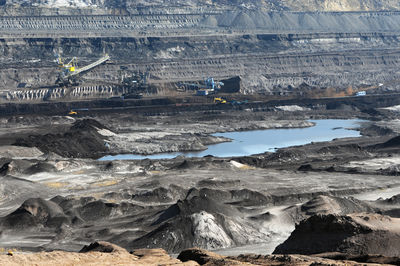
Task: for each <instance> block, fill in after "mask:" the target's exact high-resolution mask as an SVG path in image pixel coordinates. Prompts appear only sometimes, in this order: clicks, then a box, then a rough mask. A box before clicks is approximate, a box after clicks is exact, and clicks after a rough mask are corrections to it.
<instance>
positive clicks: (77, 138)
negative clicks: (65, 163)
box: [14, 119, 107, 158]
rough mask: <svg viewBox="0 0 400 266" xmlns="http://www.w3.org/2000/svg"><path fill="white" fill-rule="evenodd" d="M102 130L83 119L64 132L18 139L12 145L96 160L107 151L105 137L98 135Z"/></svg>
mask: <svg viewBox="0 0 400 266" xmlns="http://www.w3.org/2000/svg"><path fill="white" fill-rule="evenodd" d="M104 128H105V127H104V126H103V125H101V124H100V123H99V122H97V121H96V120H93V119H83V120H78V121H76V122H75V123H74V124H73V125H72V126H71V127H70V128H69V129H68V130H66V131H60V132H58V133H49V134H45V135H30V136H28V137H25V138H18V139H17V140H16V141H15V143H14V145H17V146H25V147H37V148H38V149H40V150H41V151H42V152H44V153H49V152H54V153H56V154H59V155H61V156H64V157H88V158H97V157H99V156H100V155H101V154H103V153H105V152H106V151H107V147H106V145H105V140H106V137H104V136H103V135H101V134H99V133H98V129H104Z"/></svg>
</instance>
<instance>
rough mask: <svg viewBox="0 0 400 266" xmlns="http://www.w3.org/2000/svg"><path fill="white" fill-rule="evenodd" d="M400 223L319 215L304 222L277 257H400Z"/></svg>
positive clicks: (360, 216)
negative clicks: (379, 255) (346, 254)
mask: <svg viewBox="0 0 400 266" xmlns="http://www.w3.org/2000/svg"><path fill="white" fill-rule="evenodd" d="M399 232H400V220H399V219H398V218H390V217H389V216H383V215H379V214H367V213H364V214H350V215H346V216H337V215H315V216H312V217H310V218H308V219H307V220H304V221H302V222H300V224H298V225H297V226H296V229H295V231H293V233H292V234H291V236H290V237H289V238H288V239H287V240H286V241H285V242H284V243H283V244H281V245H279V246H278V247H277V248H276V249H275V251H274V253H275V254H290V253H292V254H293V253H299V254H316V253H323V252H342V253H349V254H371V253H375V254H382V255H386V256H399V254H400V253H399V250H400V246H399V243H400V241H399Z"/></svg>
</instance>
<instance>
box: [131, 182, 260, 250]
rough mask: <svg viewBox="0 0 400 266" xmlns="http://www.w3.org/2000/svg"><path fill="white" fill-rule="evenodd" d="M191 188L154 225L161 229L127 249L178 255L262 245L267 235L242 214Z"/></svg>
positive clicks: (138, 240) (161, 214) (137, 240)
mask: <svg viewBox="0 0 400 266" xmlns="http://www.w3.org/2000/svg"><path fill="white" fill-rule="evenodd" d="M203 192H204V191H201V190H197V189H192V190H190V191H189V192H188V195H187V196H186V198H185V199H184V200H179V201H178V202H177V203H176V204H174V205H171V206H170V207H169V208H168V209H166V210H165V211H163V212H161V213H160V215H159V216H158V218H157V219H156V220H155V221H154V222H153V223H152V226H158V227H157V228H155V229H154V230H152V231H151V232H149V233H147V234H146V235H144V236H142V237H140V238H138V239H136V240H134V241H132V242H131V243H130V244H129V245H128V246H129V247H131V248H138V247H157V246H162V247H163V248H165V249H166V250H167V251H168V252H179V251H181V250H183V249H185V248H190V247H193V246H198V247H202V248H207V249H216V248H226V247H230V246H234V245H240V244H246V243H251V242H252V241H253V242H261V241H262V240H263V239H265V238H266V237H267V236H266V235H265V234H264V233H261V232H260V231H259V229H258V228H255V227H254V226H253V225H251V224H249V223H247V222H245V221H243V219H241V218H240V212H239V211H238V210H237V209H236V208H234V207H233V206H231V205H227V204H224V203H223V202H221V201H219V200H215V199H213V198H211V197H208V196H207V195H206V194H203Z"/></svg>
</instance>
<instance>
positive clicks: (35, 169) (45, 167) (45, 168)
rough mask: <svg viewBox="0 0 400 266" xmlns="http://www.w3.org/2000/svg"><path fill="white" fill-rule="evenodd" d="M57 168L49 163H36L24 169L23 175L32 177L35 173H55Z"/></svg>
mask: <svg viewBox="0 0 400 266" xmlns="http://www.w3.org/2000/svg"><path fill="white" fill-rule="evenodd" d="M56 171H57V168H56V167H55V166H54V165H52V164H50V163H46V162H38V163H36V164H34V165H32V166H30V167H29V168H27V169H25V171H24V174H27V175H34V174H37V173H41V172H48V173H51V172H56Z"/></svg>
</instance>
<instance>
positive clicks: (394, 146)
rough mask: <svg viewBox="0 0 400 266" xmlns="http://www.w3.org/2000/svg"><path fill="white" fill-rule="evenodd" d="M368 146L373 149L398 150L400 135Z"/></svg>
mask: <svg viewBox="0 0 400 266" xmlns="http://www.w3.org/2000/svg"><path fill="white" fill-rule="evenodd" d="M368 148H370V149H371V150H379V151H390V152H398V151H399V148H400V136H396V137H394V138H391V139H389V140H388V141H386V142H384V143H381V144H377V145H373V146H369V147H368Z"/></svg>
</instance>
